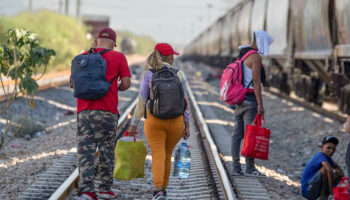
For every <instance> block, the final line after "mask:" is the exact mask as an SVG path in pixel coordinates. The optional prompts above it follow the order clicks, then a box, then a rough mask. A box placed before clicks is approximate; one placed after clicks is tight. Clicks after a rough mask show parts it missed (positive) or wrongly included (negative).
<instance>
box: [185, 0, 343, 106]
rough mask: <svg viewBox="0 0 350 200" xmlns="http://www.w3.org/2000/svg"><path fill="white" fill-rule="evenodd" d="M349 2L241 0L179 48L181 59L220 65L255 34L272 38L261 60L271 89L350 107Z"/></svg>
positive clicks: (230, 58)
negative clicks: (264, 34)
mask: <svg viewBox="0 0 350 200" xmlns="http://www.w3.org/2000/svg"><path fill="white" fill-rule="evenodd" d="M349 10H350V1H349V0H243V1H241V2H240V3H239V4H237V5H236V6H235V7H233V8H232V9H230V10H229V11H228V12H227V13H226V14H225V15H224V16H222V17H220V18H219V19H218V20H217V21H216V22H215V23H214V24H212V25H211V26H210V27H209V28H208V29H206V30H205V31H204V32H202V33H201V34H200V35H199V36H198V37H197V38H196V39H194V40H193V41H192V42H191V43H190V44H189V45H187V46H186V47H185V49H184V56H183V59H185V60H186V59H191V60H195V61H200V62H205V63H208V64H209V65H211V66H216V67H221V68H223V67H225V66H226V65H227V64H228V63H229V62H230V61H231V60H232V59H234V58H235V57H237V56H238V54H239V50H238V46H239V45H242V44H250V43H251V40H252V38H251V34H252V32H253V31H254V30H266V31H267V32H268V33H269V34H270V35H271V36H272V37H273V38H274V40H275V41H274V43H273V44H272V45H271V47H270V53H269V56H268V57H265V58H264V60H263V63H264V66H265V68H266V71H267V73H268V82H269V84H270V86H273V87H275V88H278V89H279V90H280V91H281V92H283V93H286V94H289V93H290V92H294V93H295V94H296V95H297V96H299V97H301V98H304V99H305V100H306V101H309V102H312V103H315V104H317V105H321V104H322V102H323V101H324V100H333V101H337V102H338V107H339V110H341V111H343V112H346V111H347V109H349V108H350V12H349Z"/></svg>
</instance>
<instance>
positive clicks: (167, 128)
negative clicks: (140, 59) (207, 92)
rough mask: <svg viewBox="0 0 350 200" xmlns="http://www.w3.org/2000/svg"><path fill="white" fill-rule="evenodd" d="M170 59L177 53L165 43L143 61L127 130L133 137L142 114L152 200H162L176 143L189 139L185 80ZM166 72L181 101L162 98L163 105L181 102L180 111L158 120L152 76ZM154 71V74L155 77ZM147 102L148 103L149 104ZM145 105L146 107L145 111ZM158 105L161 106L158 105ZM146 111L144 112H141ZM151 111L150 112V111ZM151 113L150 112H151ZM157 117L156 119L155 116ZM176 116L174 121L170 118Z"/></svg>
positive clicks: (173, 118)
mask: <svg viewBox="0 0 350 200" xmlns="http://www.w3.org/2000/svg"><path fill="white" fill-rule="evenodd" d="M174 55H179V53H178V52H176V51H174V50H173V48H172V47H171V46H170V45H169V44H167V43H159V44H157V45H156V46H155V48H154V51H153V52H152V53H151V55H149V56H148V58H147V64H148V65H149V66H148V70H146V72H145V75H144V77H143V80H142V82H141V85H140V92H139V101H138V104H137V106H136V109H135V113H134V117H133V119H132V121H131V127H130V130H129V132H130V133H131V134H135V133H136V130H137V126H138V124H139V122H140V120H141V118H142V116H143V115H144V112H145V110H147V111H146V120H145V125H144V132H145V136H146V139H147V141H148V143H149V145H150V148H151V152H152V172H153V181H154V193H153V199H154V200H159V199H166V190H165V189H166V186H167V185H168V182H169V175H170V171H171V155H172V151H173V149H174V147H175V145H176V144H177V142H178V141H179V140H180V139H181V137H183V138H184V139H187V138H188V137H189V135H190V132H189V109H188V106H187V105H188V103H187V102H188V100H187V89H186V87H185V85H186V84H185V81H186V77H185V75H184V73H183V72H182V71H178V70H175V69H173V68H171V66H172V64H173V61H174ZM165 69H168V70H166V71H167V72H168V71H172V72H174V73H173V74H176V75H174V78H176V80H174V81H180V82H181V83H182V84H180V85H182V89H181V86H180V88H179V89H180V90H182V91H183V93H184V94H183V95H182V99H181V100H180V101H178V100H176V101H175V100H174V98H176V97H175V96H176V95H171V97H170V98H169V96H168V99H167V98H165V99H166V100H163V101H167V103H169V102H174V101H175V102H181V101H182V102H183V103H182V104H181V105H183V109H182V110H180V111H181V112H179V113H180V116H178V115H173V116H172V117H171V116H170V117H169V118H167V117H160V115H157V114H155V113H160V112H161V111H155V110H157V109H154V108H155V107H157V103H155V102H157V101H156V100H154V96H156V95H157V94H154V89H152V90H151V89H150V88H153V87H151V85H152V76H153V75H155V76H156V75H157V74H159V72H160V70H162V71H163V70H165ZM157 71H158V73H157ZM149 100H150V101H149ZM146 104H147V107H146ZM159 104H161V103H159ZM145 108H147V109H145ZM150 108H152V109H150ZM151 110H152V112H151ZM174 110H176V109H170V110H169V111H168V112H166V113H165V114H169V115H171V113H172V112H173V111H174ZM155 115H156V116H158V117H156V116H155ZM174 116H177V117H174Z"/></svg>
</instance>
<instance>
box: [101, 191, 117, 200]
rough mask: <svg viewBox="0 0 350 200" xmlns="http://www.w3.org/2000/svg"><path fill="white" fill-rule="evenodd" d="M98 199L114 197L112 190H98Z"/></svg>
mask: <svg viewBox="0 0 350 200" xmlns="http://www.w3.org/2000/svg"><path fill="white" fill-rule="evenodd" d="M98 197H99V198H100V199H114V198H115V195H114V192H113V191H112V190H111V191H109V192H100V195H98Z"/></svg>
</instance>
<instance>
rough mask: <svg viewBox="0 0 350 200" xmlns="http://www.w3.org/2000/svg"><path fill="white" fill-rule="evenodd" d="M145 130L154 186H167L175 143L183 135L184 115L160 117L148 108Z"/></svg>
mask: <svg viewBox="0 0 350 200" xmlns="http://www.w3.org/2000/svg"><path fill="white" fill-rule="evenodd" d="M144 131H145V136H146V139H147V141H148V144H149V146H150V147H151V152H152V172H153V182H154V186H155V187H156V186H162V188H166V186H167V185H168V182H169V176H170V171H171V155H172V152H173V149H174V147H175V145H176V144H177V142H178V141H179V140H180V139H181V137H182V136H183V131H184V120H183V116H180V117H177V118H174V119H159V118H156V117H154V116H153V115H152V114H151V113H150V111H149V110H147V118H146V121H145V126H144Z"/></svg>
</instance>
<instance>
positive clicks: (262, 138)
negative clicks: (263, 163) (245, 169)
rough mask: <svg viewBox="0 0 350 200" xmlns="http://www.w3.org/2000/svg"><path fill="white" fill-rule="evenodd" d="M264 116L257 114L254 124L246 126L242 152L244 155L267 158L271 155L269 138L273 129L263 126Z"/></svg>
mask: <svg viewBox="0 0 350 200" xmlns="http://www.w3.org/2000/svg"><path fill="white" fill-rule="evenodd" d="M261 120H263V121H264V126H265V124H266V123H265V119H264V116H260V115H259V114H258V115H256V117H255V120H254V122H253V124H248V125H247V126H246V128H245V133H244V141H243V147H242V151H241V154H242V155H243V156H247V157H252V158H258V159H262V160H267V159H268V157H269V139H270V133H271V131H270V130H269V129H267V128H266V127H262V126H261Z"/></svg>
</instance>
